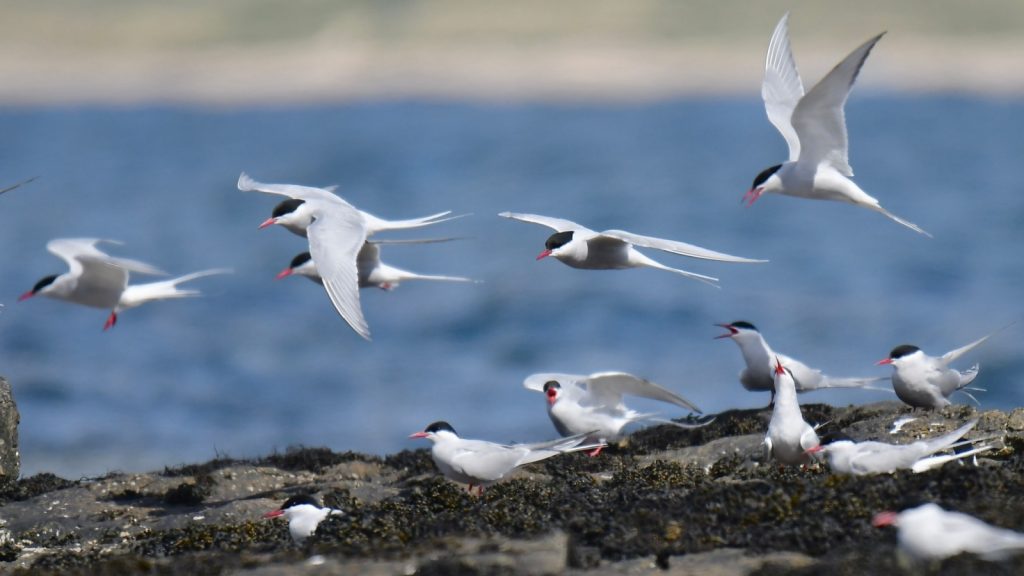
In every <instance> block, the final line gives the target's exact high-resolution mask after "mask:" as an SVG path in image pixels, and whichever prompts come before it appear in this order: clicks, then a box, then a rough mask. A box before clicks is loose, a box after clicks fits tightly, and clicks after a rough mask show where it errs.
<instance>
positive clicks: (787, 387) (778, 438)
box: [764, 359, 820, 465]
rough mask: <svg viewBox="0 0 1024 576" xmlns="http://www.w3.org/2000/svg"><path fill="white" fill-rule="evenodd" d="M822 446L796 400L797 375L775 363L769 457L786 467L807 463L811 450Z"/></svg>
mask: <svg viewBox="0 0 1024 576" xmlns="http://www.w3.org/2000/svg"><path fill="white" fill-rule="evenodd" d="M819 443H820V441H819V440H818V433H817V432H815V431H814V427H813V426H811V425H810V424H808V423H807V422H806V421H804V417H803V414H802V413H801V412H800V403H799V402H798V401H797V399H796V384H795V382H794V381H793V373H792V372H790V371H789V369H787V368H786V367H785V366H784V365H783V363H782V361H781V359H780V360H776V361H775V406H774V407H773V408H772V419H771V422H769V423H768V433H767V434H765V437H764V447H765V454H766V455H767V456H769V457H771V458H775V459H776V460H778V461H779V462H781V463H783V464H793V465H796V464H807V463H808V462H810V455H809V453H808V451H809V450H811V449H812V448H814V447H815V446H817V445H818V444H819Z"/></svg>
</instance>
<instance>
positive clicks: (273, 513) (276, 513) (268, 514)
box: [263, 510, 284, 518]
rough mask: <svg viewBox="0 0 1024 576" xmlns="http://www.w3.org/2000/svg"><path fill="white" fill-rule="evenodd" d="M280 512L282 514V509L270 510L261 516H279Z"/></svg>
mask: <svg viewBox="0 0 1024 576" xmlns="http://www.w3.org/2000/svg"><path fill="white" fill-rule="evenodd" d="M282 514H284V510H271V511H270V512H267V513H266V514H264V515H263V517H264V518H277V517H278V516H280V515H282Z"/></svg>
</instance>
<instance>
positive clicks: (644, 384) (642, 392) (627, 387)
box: [586, 372, 702, 412]
mask: <svg viewBox="0 0 1024 576" xmlns="http://www.w3.org/2000/svg"><path fill="white" fill-rule="evenodd" d="M586 386H587V389H588V390H589V391H590V393H591V394H592V395H593V396H594V398H595V399H599V401H600V403H601V404H602V405H605V406H617V405H619V404H620V403H621V402H622V396H623V395H624V394H628V395H630V396H639V397H641V398H650V399H651V400H658V401H661V402H668V403H670V404H675V405H676V406H681V407H683V408H686V409H688V410H693V411H694V412H702V411H701V409H700V408H698V407H697V406H696V405H694V404H693V403H692V402H690V401H689V400H687V399H686V398H683V397H682V396H680V395H678V394H676V393H675V392H672V391H670V390H666V389H665V388H662V387H661V386H658V385H657V384H655V383H654V382H651V381H649V380H644V379H643V378H639V377H637V376H634V375H632V374H627V373H625V372H598V373H596V374H591V375H590V377H589V378H587V379H586Z"/></svg>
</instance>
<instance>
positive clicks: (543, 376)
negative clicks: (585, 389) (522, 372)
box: [523, 372, 586, 392]
mask: <svg viewBox="0 0 1024 576" xmlns="http://www.w3.org/2000/svg"><path fill="white" fill-rule="evenodd" d="M584 379H586V376H583V375H582V374H560V373H558V372H539V373H537V374H531V375H529V376H527V377H526V379H524V380H523V388H526V389H527V390H536V391H537V392H543V391H544V385H545V384H547V383H548V382H550V381H552V380H554V381H555V382H558V383H559V384H561V385H562V386H565V385H566V384H567V383H570V382H579V381H580V380H584Z"/></svg>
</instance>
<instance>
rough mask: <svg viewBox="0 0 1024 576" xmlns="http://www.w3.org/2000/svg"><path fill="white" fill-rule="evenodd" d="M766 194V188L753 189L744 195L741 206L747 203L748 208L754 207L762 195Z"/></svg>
mask: <svg viewBox="0 0 1024 576" xmlns="http://www.w3.org/2000/svg"><path fill="white" fill-rule="evenodd" d="M762 192H764V188H751V189H750V190H747V193H746V194H744V195H743V200H740V204H742V203H744V202H746V203H747V206H753V205H754V202H757V199H758V198H760V197H761V193H762Z"/></svg>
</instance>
